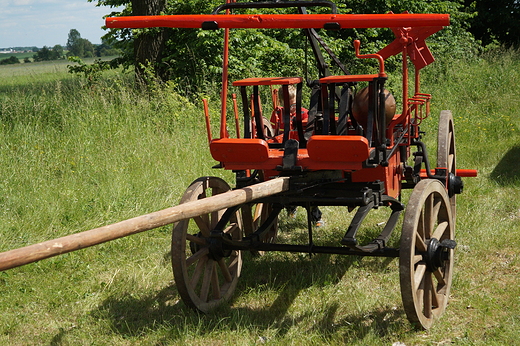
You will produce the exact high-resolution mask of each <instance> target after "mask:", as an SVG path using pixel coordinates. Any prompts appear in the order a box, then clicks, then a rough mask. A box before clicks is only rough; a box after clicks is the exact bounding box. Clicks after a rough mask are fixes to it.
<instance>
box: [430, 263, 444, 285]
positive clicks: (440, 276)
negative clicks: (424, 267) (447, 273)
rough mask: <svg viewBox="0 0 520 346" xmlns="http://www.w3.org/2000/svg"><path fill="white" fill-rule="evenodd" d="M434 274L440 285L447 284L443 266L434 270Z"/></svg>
mask: <svg viewBox="0 0 520 346" xmlns="http://www.w3.org/2000/svg"><path fill="white" fill-rule="evenodd" d="M433 275H434V276H435V279H436V280H437V285H438V287H444V286H446V281H445V279H444V274H443V273H442V271H441V268H437V269H436V270H435V271H434V272H433Z"/></svg>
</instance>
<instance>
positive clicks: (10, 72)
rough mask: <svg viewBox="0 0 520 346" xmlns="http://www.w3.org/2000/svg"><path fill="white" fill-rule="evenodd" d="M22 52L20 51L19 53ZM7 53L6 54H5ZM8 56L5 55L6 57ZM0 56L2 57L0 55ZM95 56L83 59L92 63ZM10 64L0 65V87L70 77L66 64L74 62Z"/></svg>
mask: <svg viewBox="0 0 520 346" xmlns="http://www.w3.org/2000/svg"><path fill="white" fill-rule="evenodd" d="M20 54H22V53H20ZM6 55H7V54H6ZM8 57H9V56H7V58H8ZM0 58H2V57H1V56H0ZM112 58H114V57H103V58H102V59H103V60H109V59H112ZM95 59H96V58H85V59H83V60H84V61H85V62H86V63H92V62H93V61H94V60H95ZM21 62H22V63H21V64H12V65H0V78H2V79H3V80H2V83H0V87H2V86H7V85H16V84H20V83H28V82H30V81H34V82H42V81H52V80H58V79H60V78H64V77H65V78H71V77H72V75H70V74H69V73H68V69H67V66H68V65H74V64H75V63H73V62H70V61H68V60H67V59H63V60H51V61H41V62H31V63H27V64H25V63H23V61H22V60H21Z"/></svg>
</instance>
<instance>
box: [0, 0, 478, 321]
mask: <svg viewBox="0 0 520 346" xmlns="http://www.w3.org/2000/svg"><path fill="white" fill-rule="evenodd" d="M316 6H320V7H324V6H325V7H328V8H329V10H328V12H330V13H327V14H309V13H308V8H311V7H316ZM280 7H284V8H286V7H291V8H294V9H295V13H294V14H265V12H266V11H265V10H263V11H262V13H263V14H250V13H251V12H252V11H254V10H256V9H258V8H280ZM244 11H246V12H247V13H248V14H241V13H242V12H244ZM222 12H224V13H222ZM106 23H107V27H109V28H148V27H173V28H199V29H206V30H218V29H224V30H223V32H224V49H223V76H222V94H221V114H220V131H219V136H218V138H213V136H212V133H211V126H210V116H209V111H208V105H207V102H205V104H204V105H205V117H206V123H207V131H208V139H209V149H210V151H211V155H212V157H213V158H214V159H215V160H216V161H217V162H218V165H217V166H216V168H223V169H227V170H232V171H233V172H234V173H235V176H236V181H235V187H234V188H233V189H232V188H231V187H230V185H229V184H228V183H227V182H225V181H224V180H222V179H220V178H217V177H201V178H199V179H197V180H195V181H194V182H193V183H192V184H191V185H190V186H189V187H188V189H187V190H186V192H185V193H184V195H183V197H182V199H181V202H180V205H178V206H175V207H172V208H169V209H165V210H162V211H159V212H155V213H151V214H147V215H144V216H140V217H137V218H134V219H130V220H126V221H122V222H119V223H117V224H113V225H109V226H105V227H100V228H97V229H94V230H90V231H86V232H82V233H78V234H73V235H70V236H67V237H63V238H60V239H55V240H52V241H48V242H45V243H41V244H36V245H31V246H28V247H26V248H22V249H16V250H11V251H8V252H5V253H3V254H0V269H2V270H4V269H8V268H12V267H15V266H19V265H23V264H26V263H30V262H34V261H37V260H40V259H43V258H47V257H51V256H55V255H58V254H60V253H64V252H69V251H74V250H77V249H80V248H84V247H87V246H92V245H95V244H99V243H102V242H105V241H109V240H112V239H116V238H120V237H124V236H127V235H130V234H133V233H137V232H141V231H145V230H149V229H152V228H156V227H160V226H163V225H166V224H170V223H175V226H174V228H173V236H172V265H173V272H174V277H175V283H176V286H177V288H178V290H179V293H180V295H181V297H182V299H183V301H184V302H185V303H186V304H187V305H188V306H191V307H193V308H195V309H198V310H200V311H203V312H207V311H209V310H211V309H212V308H214V307H216V306H217V305H219V304H221V303H223V302H225V301H226V300H228V299H229V298H230V297H231V296H232V294H233V291H234V290H235V287H236V284H237V280H238V278H239V276H240V272H241V268H242V253H243V252H244V251H251V252H253V253H256V254H258V253H262V252H266V251H286V252H302V253H309V254H319V253H326V254H340V255H355V256H378V257H390V258H399V273H400V285H401V295H402V300H403V304H404V309H405V311H406V314H407V317H408V319H409V320H410V321H411V322H412V323H413V324H415V325H417V326H419V327H422V328H429V327H430V326H431V325H432V323H433V321H434V320H435V319H436V318H438V317H439V316H440V315H441V314H442V313H443V312H444V310H445V308H446V305H447V302H448V298H449V294H450V287H451V282H452V274H453V263H454V249H455V247H456V242H455V208H456V195H457V194H459V193H461V192H462V188H463V184H462V180H461V177H463V176H475V175H476V171H472V170H459V169H457V167H456V153H455V135H454V125H453V118H452V114H451V112H450V111H442V112H441V113H440V117H439V118H438V119H439V120H438V121H439V124H438V134H437V137H438V146H437V158H436V163H437V166H436V167H434V168H433V167H431V166H430V156H429V154H428V151H427V150H426V146H425V144H424V143H423V141H422V140H421V139H422V136H423V132H422V131H421V129H420V125H421V123H422V121H425V119H427V118H428V117H429V116H430V100H431V95H430V94H427V93H424V92H423V91H422V90H421V85H420V71H421V69H422V68H424V67H426V66H427V65H429V64H430V63H432V62H433V61H434V59H433V56H432V54H431V53H430V51H429V49H428V47H427V46H426V43H425V40H426V38H427V37H429V36H430V35H432V34H434V33H436V32H438V31H439V30H441V29H442V28H443V27H444V26H447V25H449V15H447V14H409V13H402V14H393V13H388V14H359V15H357V14H338V13H337V10H336V6H335V5H334V4H333V3H331V2H329V1H324V0H316V1H275V2H252V3H240V2H237V3H234V2H232V3H230V2H228V3H226V4H223V5H221V6H219V7H218V8H216V9H215V10H214V12H213V13H212V14H209V15H171V16H146V17H113V18H107V21H106ZM235 28H246V29H247V28H260V29H301V31H302V32H303V34H304V35H305V36H306V39H307V40H308V43H309V46H310V47H311V48H312V51H313V54H314V57H315V59H316V64H317V70H318V75H317V76H315V77H313V78H303V77H301V76H272V77H258V78H245V79H241V80H234V81H228V61H229V60H228V59H229V58H228V55H229V51H230V49H229V36H230V35H231V34H232V29H235ZM349 28H390V29H391V30H392V31H393V33H394V34H395V39H394V40H393V41H392V42H390V43H389V44H388V46H386V47H385V48H383V49H381V50H380V51H379V52H375V53H372V54H361V45H362V43H361V42H360V41H358V40H355V41H354V42H352V43H351V42H345V43H344V44H345V45H353V49H354V50H355V55H356V57H357V58H359V59H375V61H377V64H378V68H377V69H375V70H374V71H367V73H366V74H350V73H348V71H347V70H346V68H345V67H344V65H343V64H341V62H340V61H339V59H338V58H337V57H336V55H334V53H333V52H332V51H331V49H330V48H329V47H328V46H327V45H326V43H325V42H324V40H323V39H322V38H321V37H320V36H319V34H318V31H317V30H318V29H322V30H323V29H324V30H343V29H349ZM324 52H325V53H326V54H327V55H328V58H327V60H328V59H330V60H332V61H334V62H336V63H337V65H338V68H339V69H340V70H341V71H342V74H340V75H333V74H331V72H330V71H331V69H330V68H329V66H328V64H327V62H326V59H325V57H324ZM394 55H399V56H400V57H401V60H402V69H401V70H402V91H401V93H402V95H401V96H400V100H399V101H398V102H396V100H395V99H394V96H393V95H392V94H391V93H390V92H389V91H388V90H387V89H386V88H385V82H386V81H387V78H388V76H387V72H386V70H385V60H386V59H387V58H389V57H391V56H394ZM409 64H413V68H411V66H410V68H409ZM409 71H410V72H409ZM409 73H410V74H411V76H409ZM360 85H366V86H364V87H363V88H361V87H360ZM228 88H233V90H234V92H236V93H238V94H239V97H238V98H236V97H233V99H232V100H228V94H230V90H228ZM265 89H267V90H268V91H267V92H266V91H265ZM276 90H278V92H276ZM265 94H269V95H272V100H269V102H267V103H266V102H265V100H264V102H262V97H261V95H265ZM302 100H308V104H305V105H303V104H302V103H303V101H302ZM239 101H240V102H239ZM228 102H229V103H232V104H233V107H232V113H234V119H235V122H234V123H233V124H228V123H227V122H228V107H227V105H228ZM397 104H398V105H399V106H400V108H401V109H397V106H396V105H397ZM271 106H272V107H271ZM307 107H308V108H307ZM230 118H233V117H230ZM232 128H234V129H236V131H231V130H230V129H232ZM231 132H235V133H236V136H234V137H232V136H231V135H230V133H231ZM403 189H413V191H412V192H411V194H410V197H409V199H408V200H407V201H406V206H405V204H404V201H403V200H402V198H401V197H402V192H403ZM320 206H341V207H347V209H348V210H349V211H353V210H355V214H354V216H353V218H352V221H351V223H350V225H345V231H344V233H342V234H338V241H337V246H323V245H319V244H315V242H314V241H313V232H319V231H320V230H319V229H316V227H315V223H316V222H317V221H319V213H320V210H319V207H320ZM297 207H303V209H304V210H306V212H307V231H308V238H307V240H306V242H305V243H304V244H300V243H298V244H293V243H291V244H283V243H280V242H279V241H278V240H279V239H277V235H278V232H283V231H284V230H283V229H278V218H279V216H280V213H281V212H282V211H283V210H294V209H295V208H297ZM381 208H388V210H389V217H388V220H387V221H386V224H385V225H384V227H382V231H381V233H380V234H379V235H377V236H376V237H375V238H374V239H373V240H371V241H369V242H363V243H361V242H360V241H358V239H360V237H359V236H358V232H360V231H362V230H363V227H362V223H363V220H364V219H365V217H366V216H367V214H368V213H369V212H370V211H372V210H374V209H381ZM401 215H403V217H401ZM400 219H402V229H401V240H400V244H399V246H398V247H390V246H389V238H390V236H391V234H392V233H393V231H394V229H396V227H397V225H398V224H399V223H400Z"/></svg>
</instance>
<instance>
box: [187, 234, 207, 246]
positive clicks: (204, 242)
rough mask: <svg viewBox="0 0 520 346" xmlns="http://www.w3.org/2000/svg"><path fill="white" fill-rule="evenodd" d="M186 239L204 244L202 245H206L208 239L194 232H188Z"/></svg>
mask: <svg viewBox="0 0 520 346" xmlns="http://www.w3.org/2000/svg"><path fill="white" fill-rule="evenodd" d="M186 240H189V241H191V242H193V243H195V244H198V245H202V246H204V245H206V240H205V239H204V238H201V237H197V236H196V235H193V234H186Z"/></svg>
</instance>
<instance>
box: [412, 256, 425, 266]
mask: <svg viewBox="0 0 520 346" xmlns="http://www.w3.org/2000/svg"><path fill="white" fill-rule="evenodd" d="M422 260H423V256H421V255H415V256H413V261H412V264H413V265H416V264H417V263H419V262H421V261H422Z"/></svg>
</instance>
